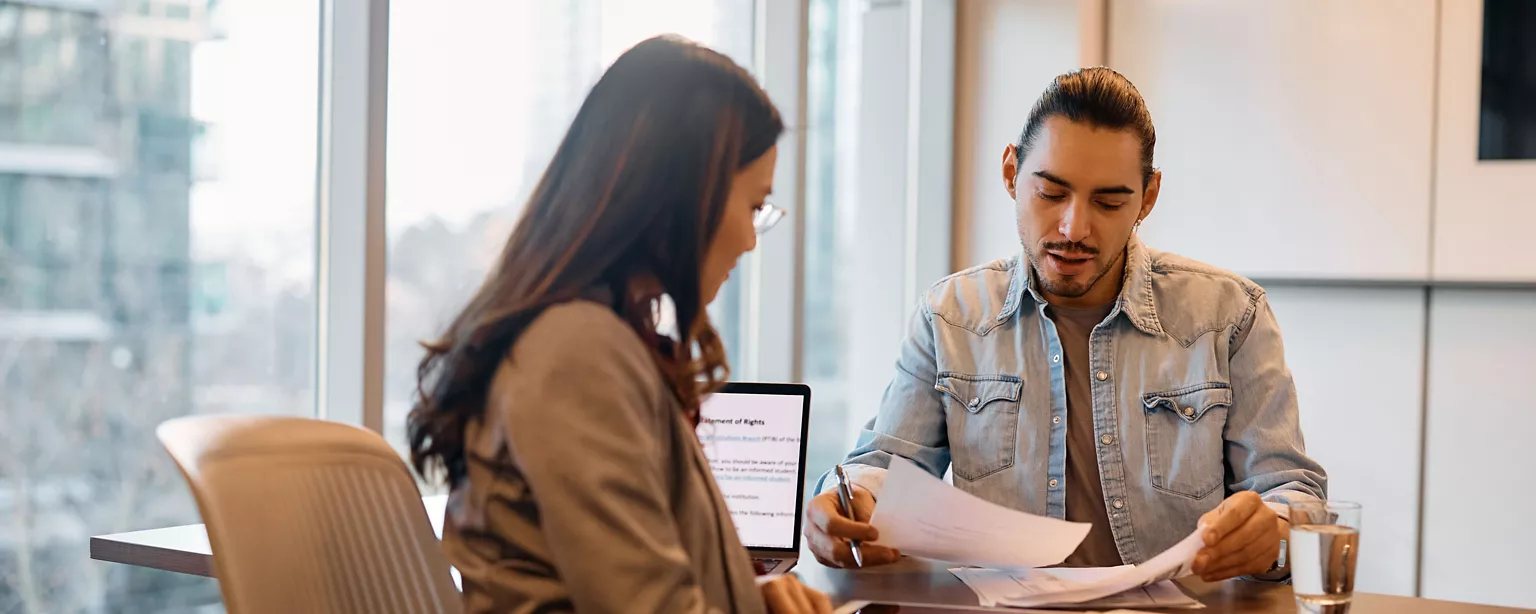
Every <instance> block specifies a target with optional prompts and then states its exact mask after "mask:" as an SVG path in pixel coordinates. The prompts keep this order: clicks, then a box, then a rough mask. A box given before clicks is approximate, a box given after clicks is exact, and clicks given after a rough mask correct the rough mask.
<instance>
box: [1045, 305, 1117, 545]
mask: <svg viewBox="0 0 1536 614" xmlns="http://www.w3.org/2000/svg"><path fill="white" fill-rule="evenodd" d="M1113 308H1114V303H1110V304H1108V305H1104V306H1101V307H1087V308H1067V307H1055V306H1052V307H1050V308H1049V309H1047V310H1046V313H1047V315H1049V316H1050V318H1051V321H1053V322H1055V323H1056V334H1057V336H1058V337H1060V338H1061V349H1062V353H1063V354H1065V356H1063V357H1062V358H1063V359H1064V362H1065V363H1066V364H1065V365H1064V368H1065V370H1066V382H1067V520H1070V521H1072V522H1087V523H1090V524H1092V525H1093V528H1092V529H1089V530H1088V537H1087V538H1085V539H1084V540H1083V543H1082V545H1080V546H1078V547H1077V551H1076V552H1073V553H1072V555H1071V556H1069V557H1067V560H1066V561H1065V562H1063V563H1062V565H1063V566H1065V567H1113V566H1116V565H1120V564H1121V563H1122V561H1121V560H1120V550H1119V549H1118V548H1116V547H1115V536H1114V534H1113V533H1111V532H1110V530H1109V512H1108V510H1106V509H1105V507H1104V487H1103V485H1102V484H1100V483H1099V453H1098V441H1097V440H1095V439H1094V436H1093V389H1092V381H1091V379H1090V377H1089V373H1090V372H1091V371H1092V368H1091V366H1090V363H1089V360H1088V339H1089V335H1091V334H1093V327H1095V326H1098V324H1099V323H1100V322H1103V321H1104V317H1105V316H1108V315H1109V312H1110V310H1112V309H1113Z"/></svg>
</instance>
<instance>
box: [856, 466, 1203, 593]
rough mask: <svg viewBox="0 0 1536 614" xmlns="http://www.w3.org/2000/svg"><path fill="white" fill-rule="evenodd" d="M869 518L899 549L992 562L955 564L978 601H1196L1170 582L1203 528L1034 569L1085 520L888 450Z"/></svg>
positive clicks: (1073, 543) (1072, 540) (1069, 546)
mask: <svg viewBox="0 0 1536 614" xmlns="http://www.w3.org/2000/svg"><path fill="white" fill-rule="evenodd" d="M870 522H871V524H873V525H874V526H875V528H877V529H879V530H880V543H881V544H882V545H885V546H889V547H892V548H896V549H899V550H901V551H902V552H903V553H905V554H911V555H914V556H922V557H927V558H933V559H939V560H943V561H952V562H956V563H962V564H965V565H973V566H978V567H986V568H991V569H971V568H958V569H953V570H951V571H952V572H953V573H954V574H955V576H956V577H958V578H960V579H961V580H962V581H964V582H965V583H966V585H967V586H970V587H971V590H973V591H975V592H976V595H977V597H978V598H980V600H981V602H982V605H986V606H1012V607H1041V606H1053V605H1066V604H1075V605H1081V606H1090V605H1091V606H1092V607H1098V608H1125V607H1200V604H1199V602H1196V601H1195V600H1193V599H1190V598H1189V597H1188V596H1187V595H1185V594H1184V592H1183V591H1181V590H1179V588H1178V587H1177V586H1175V585H1174V584H1173V583H1172V582H1171V580H1173V579H1174V578H1180V577H1183V576H1186V575H1189V573H1190V570H1189V567H1190V564H1191V563H1192V562H1193V561H1194V559H1195V554H1196V553H1198V552H1199V551H1200V549H1201V548H1202V547H1203V546H1204V543H1203V542H1202V541H1201V538H1200V531H1199V530H1196V531H1195V532H1194V533H1191V534H1190V535H1189V536H1188V537H1186V538H1184V539H1183V541H1180V542H1179V543H1178V544H1175V545H1174V546H1173V547H1172V548H1169V549H1168V550H1167V551H1165V552H1163V553H1162V554H1159V555H1157V556H1155V557H1152V559H1150V560H1148V561H1146V562H1144V563H1142V564H1140V565H1135V566H1131V565H1126V566H1122V567H1112V568H1095V569H1048V570H1047V569H1036V568H1038V567H1042V566H1046V565H1055V564H1057V563H1060V562H1062V561H1063V560H1065V559H1066V558H1067V555H1070V554H1071V553H1072V551H1073V550H1076V549H1077V546H1078V544H1080V543H1082V541H1083V538H1084V537H1086V536H1087V534H1088V525H1087V524H1083V523H1073V522H1065V521H1062V520H1056V519H1053V518H1045V517H1041V516H1035V515H1032V514H1026V513H1023V512H1018V511H1014V510H1010V509H1007V508H1004V507H1001V506H998V505H995V504H992V503H988V502H986V501H983V500H981V499H979V498H977V497H975V496H973V495H971V494H969V493H966V492H964V491H961V490H959V489H957V488H954V487H952V486H950V485H948V484H945V483H944V482H943V481H942V480H940V479H938V478H936V477H933V476H932V475H929V474H928V473H927V472H925V471H923V470H922V469H920V468H918V467H917V465H914V464H912V462H911V461H908V460H906V459H904V458H901V457H894V458H892V459H891V466H890V471H889V472H888V473H887V474H886V477H885V486H884V488H883V489H882V491H881V493H880V499H879V503H878V504H877V505H876V507H875V514H874V516H873V517H872V518H871V519H870ZM1106 598H1110V599H1106ZM1090 602H1091V603H1090Z"/></svg>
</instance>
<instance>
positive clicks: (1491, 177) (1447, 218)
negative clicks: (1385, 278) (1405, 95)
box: [1434, 0, 1536, 282]
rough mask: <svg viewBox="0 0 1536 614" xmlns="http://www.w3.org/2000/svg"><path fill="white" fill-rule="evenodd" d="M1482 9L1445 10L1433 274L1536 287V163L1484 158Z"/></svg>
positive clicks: (1476, 1) (1457, 5) (1463, 5)
mask: <svg viewBox="0 0 1536 614" xmlns="http://www.w3.org/2000/svg"><path fill="white" fill-rule="evenodd" d="M1482 4H1483V3H1482V2H1481V1H1480V0H1465V1H1462V0H1452V1H1445V2H1442V3H1441V7H1440V96H1439V103H1440V112H1439V116H1438V117H1439V121H1438V123H1437V128H1438V132H1437V134H1438V143H1437V145H1438V147H1437V149H1436V156H1435V208H1434V220H1435V240H1434V275H1435V278H1436V279H1447V280H1463V281H1466V280H1471V281H1522V282H1536V240H1532V238H1531V233H1532V230H1533V229H1536V196H1532V195H1531V186H1532V185H1533V184H1536V160H1524V161H1514V160H1509V161H1502V160H1501V161H1490V162H1478V160H1477V129H1478V96H1479V87H1480V84H1481V75H1482V70H1481V66H1482V65H1481V61H1482V36H1481V34H1482V27H1483V11H1482ZM1533 35H1536V34H1533ZM1531 104H1536V101H1532V102H1531Z"/></svg>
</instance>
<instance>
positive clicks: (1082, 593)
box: [997, 528, 1205, 607]
mask: <svg viewBox="0 0 1536 614" xmlns="http://www.w3.org/2000/svg"><path fill="white" fill-rule="evenodd" d="M1200 533H1201V531H1200V529H1198V528H1197V529H1196V530H1195V531H1194V532H1193V533H1190V534H1189V536H1188V537H1185V538H1184V539H1183V540H1182V541H1180V542H1179V543H1177V544H1174V545H1173V547H1172V548H1169V549H1167V550H1165V551H1163V553H1162V554H1159V555H1157V556H1155V557H1152V558H1151V559H1150V560H1148V561H1146V562H1143V563H1142V564H1140V565H1136V566H1135V567H1130V568H1117V569H1119V571H1118V572H1116V573H1114V574H1113V575H1109V576H1108V577H1104V578H1100V579H1098V580H1095V581H1091V582H1086V583H1083V582H1069V581H1066V580H1062V579H1060V578H1051V579H1048V580H1046V579H1040V578H1039V577H1038V576H1034V577H1029V578H1028V579H1026V580H1024V581H1021V582H1020V585H1021V588H1020V589H1018V590H1016V591H1015V592H1013V593H1012V594H1010V595H1006V596H1004V597H1002V598H999V599H997V603H998V604H999V605H1007V606H1014V607H1040V606H1047V605H1061V604H1080V603H1084V602H1087V601H1093V600H1096V599H1101V598H1104V597H1108V596H1110V595H1118V594H1120V593H1124V592H1126V591H1129V590H1131V589H1134V588H1139V587H1145V586H1150V585H1154V584H1157V583H1159V582H1165V581H1168V580H1173V579H1174V578H1182V577H1184V576H1187V575H1189V574H1190V569H1189V568H1190V565H1191V564H1192V563H1193V562H1194V560H1195V554H1197V553H1199V552H1200V549H1201V548H1203V547H1205V542H1204V541H1203V540H1202V539H1201V537H1200ZM1040 571H1044V570H1040ZM1031 582H1034V583H1035V584H1031ZM1064 585H1065V586H1064ZM1130 607H1139V606H1130Z"/></svg>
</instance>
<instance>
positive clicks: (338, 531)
mask: <svg viewBox="0 0 1536 614" xmlns="http://www.w3.org/2000/svg"><path fill="white" fill-rule="evenodd" d="M155 434H156V435H157V436H158V437H159V438H160V442H161V444H163V445H164V446H165V449H166V450H167V451H168V452H170V453H171V457H172V458H174V459H175V461H176V464H177V465H178V466H180V467H181V471H182V474H183V475H185V476H186V478H187V483H188V484H189V485H190V486H191V488H192V493H193V495H194V496H195V497H196V499H197V507H198V510H199V511H200V512H201V513H202V516H203V522H204V523H205V524H206V525H207V530H208V542H209V545H210V546H212V548H213V568H214V575H215V576H216V577H217V578H218V579H219V590H220V591H221V592H222V593H223V597H224V605H225V607H226V608H227V609H228V611H229V612H230V613H231V614H250V613H263V614H265V613H268V612H277V613H297V612H336V613H349V612H359V613H361V612H368V613H393V612H399V613H406V612H410V613H416V612H433V613H437V614H457V613H459V612H460V611H461V610H462V606H461V604H460V594H459V592H458V590H456V589H455V587H454V583H453V580H452V579H451V577H450V575H449V566H448V561H447V559H446V558H445V557H444V556H443V553H442V550H441V548H440V544H439V542H438V539H437V536H436V535H435V534H433V531H432V526H431V524H430V523H429V521H428V519H427V513H426V510H425V508H423V506H422V503H421V494H420V493H419V492H418V491H417V489H416V481H415V480H414V479H413V478H412V476H411V473H410V470H409V469H407V468H406V466H405V463H404V462H402V461H401V459H400V457H399V456H398V455H397V454H396V453H395V451H394V449H392V448H390V447H389V445H388V444H386V443H385V442H384V439H383V438H381V437H379V436H378V435H377V434H375V433H373V432H371V431H368V430H365V429H362V428H358V427H354V426H349V425H345V424H339V423H335V422H326V421H322V420H311V419H305V418H290V417H276V416H192V417H186V418H177V419H174V420H169V421H167V422H165V423H164V424H161V425H160V427H159V428H158V429H156V430H155Z"/></svg>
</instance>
